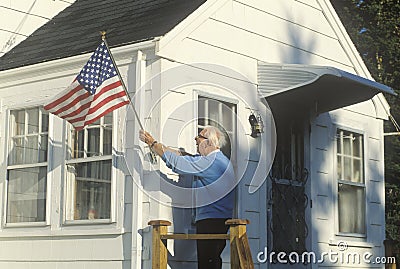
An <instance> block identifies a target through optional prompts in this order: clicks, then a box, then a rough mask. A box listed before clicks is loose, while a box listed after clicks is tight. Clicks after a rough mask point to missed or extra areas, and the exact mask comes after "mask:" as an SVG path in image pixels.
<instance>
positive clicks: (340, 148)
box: [336, 129, 366, 234]
mask: <svg viewBox="0 0 400 269" xmlns="http://www.w3.org/2000/svg"><path fill="white" fill-rule="evenodd" d="M336 137H337V140H336V145H337V179H338V219H339V232H343V233H357V234H365V203H366V200H365V180H364V166H363V163H364V156H363V136H362V135H361V134H357V133H353V132H349V131H345V130H340V129H338V131H337V136H336Z"/></svg>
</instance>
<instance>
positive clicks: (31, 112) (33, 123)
mask: <svg viewBox="0 0 400 269" xmlns="http://www.w3.org/2000/svg"><path fill="white" fill-rule="evenodd" d="M26 113H27V115H28V118H27V122H28V134H37V133H38V132H39V108H32V109H27V110H26Z"/></svg>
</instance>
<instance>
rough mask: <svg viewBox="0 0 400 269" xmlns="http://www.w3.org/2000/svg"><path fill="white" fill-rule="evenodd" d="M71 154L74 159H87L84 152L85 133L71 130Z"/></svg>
mask: <svg viewBox="0 0 400 269" xmlns="http://www.w3.org/2000/svg"><path fill="white" fill-rule="evenodd" d="M71 133H72V134H71V152H72V158H83V157H85V151H84V142H85V140H84V137H85V134H84V131H75V130H71Z"/></svg>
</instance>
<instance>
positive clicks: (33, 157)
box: [25, 135, 39, 163]
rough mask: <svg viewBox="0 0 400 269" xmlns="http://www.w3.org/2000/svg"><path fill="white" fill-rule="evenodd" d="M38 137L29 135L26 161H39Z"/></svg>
mask: <svg viewBox="0 0 400 269" xmlns="http://www.w3.org/2000/svg"><path fill="white" fill-rule="evenodd" d="M38 144H39V143H38V137H37V136H36V135H34V136H28V137H27V145H26V148H25V163H37V162H38V157H39V149H38V146H39V145H38Z"/></svg>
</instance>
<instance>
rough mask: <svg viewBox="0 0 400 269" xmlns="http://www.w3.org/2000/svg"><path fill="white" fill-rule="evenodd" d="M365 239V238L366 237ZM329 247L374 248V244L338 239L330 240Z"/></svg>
mask: <svg viewBox="0 0 400 269" xmlns="http://www.w3.org/2000/svg"><path fill="white" fill-rule="evenodd" d="M364 238H365V236H364ZM329 246H337V247H346V248H347V247H356V248H373V247H374V244H372V243H368V242H358V241H347V240H338V239H330V240H329Z"/></svg>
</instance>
